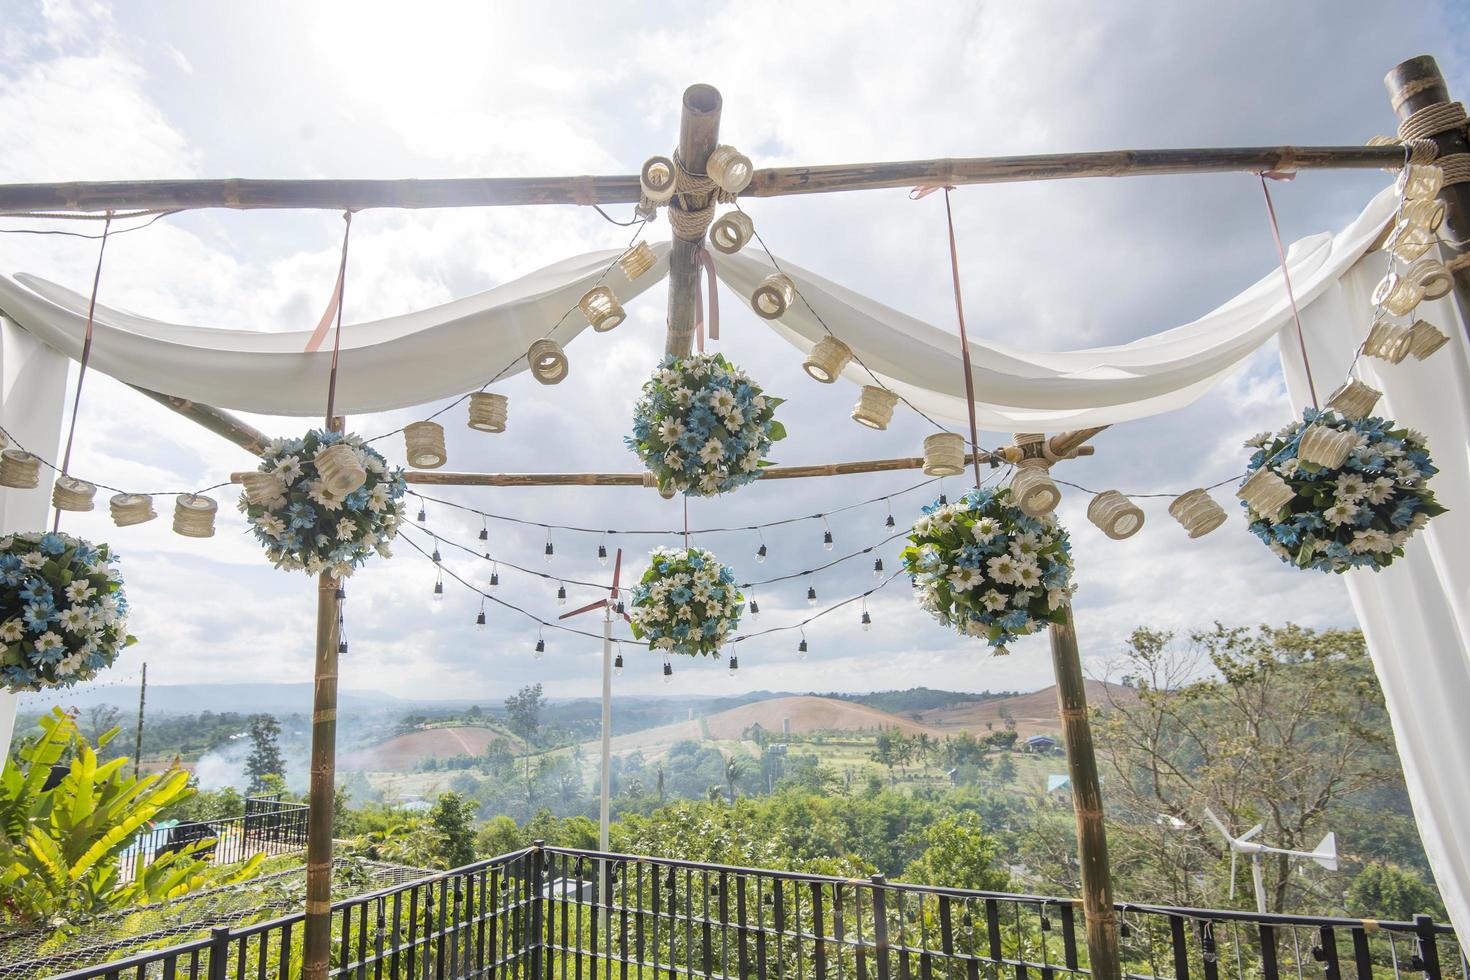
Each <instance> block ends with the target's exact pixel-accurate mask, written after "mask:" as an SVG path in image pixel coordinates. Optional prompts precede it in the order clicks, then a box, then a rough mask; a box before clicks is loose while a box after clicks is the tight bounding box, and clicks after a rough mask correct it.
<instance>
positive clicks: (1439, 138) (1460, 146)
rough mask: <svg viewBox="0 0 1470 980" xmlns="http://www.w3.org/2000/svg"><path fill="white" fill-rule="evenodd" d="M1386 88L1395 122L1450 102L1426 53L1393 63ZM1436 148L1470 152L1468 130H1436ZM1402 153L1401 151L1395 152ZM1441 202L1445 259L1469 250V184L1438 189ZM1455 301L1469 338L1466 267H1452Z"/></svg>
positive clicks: (1451, 152)
mask: <svg viewBox="0 0 1470 980" xmlns="http://www.w3.org/2000/svg"><path fill="white" fill-rule="evenodd" d="M1383 84H1384V87H1385V88H1387V89H1388V96H1389V101H1390V102H1391V103H1392V104H1393V109H1394V112H1395V114H1397V116H1398V118H1399V121H1400V122H1402V121H1403V120H1405V119H1407V118H1408V117H1409V116H1411V115H1413V114H1414V113H1415V112H1417V111H1419V110H1420V109H1423V108H1425V107H1426V106H1431V105H1434V104H1435V103H1439V102H1448V101H1450V92H1449V86H1448V85H1447V84H1446V83H1445V80H1444V75H1442V74H1441V73H1440V70H1439V65H1438V64H1437V63H1436V62H1435V60H1434V59H1433V58H1431V57H1430V56H1429V55H1420V56H1419V57H1417V58H1410V59H1409V60H1408V61H1405V62H1402V63H1400V64H1398V65H1395V66H1394V69H1393V70H1392V71H1390V72H1389V73H1388V75H1387V76H1386V77H1385V78H1384V79H1383ZM1428 138H1429V139H1431V140H1433V141H1434V143H1435V145H1436V146H1438V147H1439V156H1440V158H1441V159H1443V158H1444V157H1447V156H1453V155H1456V154H1463V153H1470V132H1466V130H1465V127H1464V126H1461V127H1459V128H1458V129H1451V130H1449V131H1447V132H1443V133H1436V134H1435V135H1433V136H1430V137H1428ZM1399 152H1400V154H1402V152H1403V151H1402V150H1400V151H1399ZM1439 199H1440V200H1441V201H1443V202H1444V207H1445V212H1444V228H1443V229H1442V230H1441V231H1440V235H1439V237H1440V239H1441V240H1442V241H1443V242H1444V244H1443V245H1441V246H1440V252H1441V257H1442V258H1443V259H1444V260H1445V261H1446V262H1448V261H1449V260H1450V259H1452V258H1455V257H1456V256H1459V255H1463V254H1465V252H1466V251H1467V249H1470V183H1464V184H1446V185H1445V186H1444V187H1443V188H1441V190H1440V192H1439ZM1453 276H1454V282H1455V290H1454V292H1455V302H1456V303H1458V304H1459V307H1460V318H1461V319H1462V320H1463V321H1464V322H1465V330H1466V335H1467V337H1470V266H1464V267H1461V268H1459V269H1456V270H1455V271H1454V273H1453Z"/></svg>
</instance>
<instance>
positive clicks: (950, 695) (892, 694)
mask: <svg viewBox="0 0 1470 980" xmlns="http://www.w3.org/2000/svg"><path fill="white" fill-rule="evenodd" d="M1015 694H1016V692H1015V691H996V692H994V693H992V692H990V691H982V692H980V693H979V694H974V693H967V692H965V691H938V690H935V689H934V688H932V687H911V688H909V689H908V690H906V691H873V692H872V693H869V694H822V695H818V696H819V697H825V698H836V699H837V700H839V701H856V702H857V703H858V704H866V705H868V706H869V707H873V708H877V709H878V710H879V711H891V712H893V713H894V714H896V715H908V714H911V713H913V712H919V711H932V710H934V709H935V708H948V707H950V706H952V705H956V704H971V703H974V702H978V701H988V700H990V699H992V698H1009V697H1014V696H1015Z"/></svg>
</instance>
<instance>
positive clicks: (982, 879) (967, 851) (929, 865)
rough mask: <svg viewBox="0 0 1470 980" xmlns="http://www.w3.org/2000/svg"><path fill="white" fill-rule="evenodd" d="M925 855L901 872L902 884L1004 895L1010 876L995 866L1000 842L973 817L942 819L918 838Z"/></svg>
mask: <svg viewBox="0 0 1470 980" xmlns="http://www.w3.org/2000/svg"><path fill="white" fill-rule="evenodd" d="M919 836H920V839H921V840H922V841H923V842H924V844H925V847H924V853H923V854H921V855H919V857H918V859H916V860H914V861H911V862H909V865H908V867H906V868H904V869H903V878H904V880H905V881H909V882H914V883H916V884H921V885H937V886H940V887H943V888H970V889H975V890H977V891H994V892H1000V891H1005V890H1006V889H1007V888H1009V887H1010V882H1011V876H1010V875H1009V874H1007V873H1006V872H1005V871H1004V870H1003V869H1001V868H1000V867H998V866H997V861H996V856H997V853H998V851H999V846H1000V844H999V841H997V840H996V839H995V838H994V837H992V836H990V835H989V834H987V833H985V831H983V830H981V829H980V826H979V823H978V822H977V821H976V820H975V819H974V818H972V817H970V818H967V817H944V818H943V819H941V820H940V821H939V822H938V823H935V824H933V825H932V826H930V827H928V828H927V829H925V830H924V831H923V832H922V833H921V834H920V835H919Z"/></svg>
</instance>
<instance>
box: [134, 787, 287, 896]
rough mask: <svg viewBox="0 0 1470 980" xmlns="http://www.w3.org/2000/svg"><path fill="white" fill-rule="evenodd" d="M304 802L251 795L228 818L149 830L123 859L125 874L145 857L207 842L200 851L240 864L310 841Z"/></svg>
mask: <svg viewBox="0 0 1470 980" xmlns="http://www.w3.org/2000/svg"><path fill="white" fill-rule="evenodd" d="M307 810H308V807H307V806H306V804H304V803H282V802H280V800H278V799H248V800H246V801H245V813H244V815H243V816H238V817H226V818H224V819H222V820H198V821H192V822H189V823H179V824H174V825H173V826H171V827H159V828H156V829H154V830H146V831H143V832H142V833H140V834H139V835H138V836H137V837H136V838H134V840H133V844H132V845H131V847H130V848H129V849H128V852H127V860H125V861H124V862H123V868H122V871H123V875H124V876H125V877H128V876H131V875H132V873H133V871H134V869H135V868H136V867H137V865H138V864H139V863H140V862H141V863H143V864H147V863H148V862H150V861H152V860H153V859H154V858H156V857H157V856H158V855H160V854H166V853H168V852H170V851H181V850H183V849H184V848H186V847H189V846H190V845H193V844H200V843H203V845H204V846H203V847H201V848H200V849H199V850H198V851H196V852H195V856H196V857H202V858H205V859H207V860H209V861H210V862H212V863H214V864H235V863H237V862H240V861H244V860H245V859H247V858H251V857H254V856H255V855H257V854H267V855H272V854H286V853H288V852H290V851H299V850H302V849H303V848H305V847H306V814H307Z"/></svg>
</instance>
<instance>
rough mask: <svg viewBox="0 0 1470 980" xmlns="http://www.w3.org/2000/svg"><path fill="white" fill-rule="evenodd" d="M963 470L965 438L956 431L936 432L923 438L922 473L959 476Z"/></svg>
mask: <svg viewBox="0 0 1470 980" xmlns="http://www.w3.org/2000/svg"><path fill="white" fill-rule="evenodd" d="M963 472H965V440H964V438H963V437H961V436H960V435H959V434H958V433H954V432H936V433H934V434H933V435H932V436H926V437H925V438H924V475H925V476H959V475H960V474H961V473H963Z"/></svg>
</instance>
